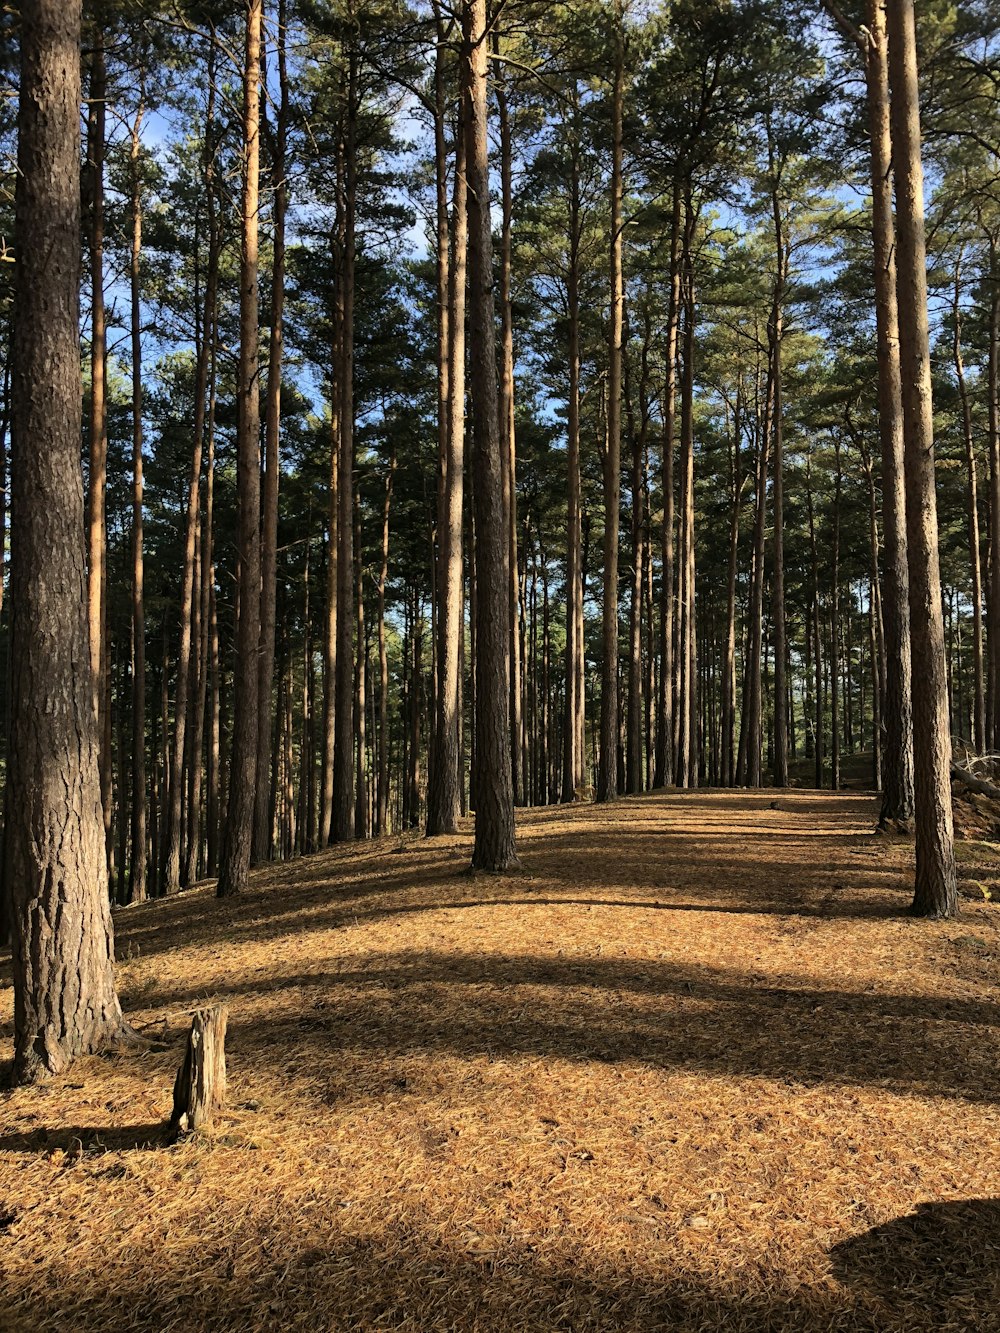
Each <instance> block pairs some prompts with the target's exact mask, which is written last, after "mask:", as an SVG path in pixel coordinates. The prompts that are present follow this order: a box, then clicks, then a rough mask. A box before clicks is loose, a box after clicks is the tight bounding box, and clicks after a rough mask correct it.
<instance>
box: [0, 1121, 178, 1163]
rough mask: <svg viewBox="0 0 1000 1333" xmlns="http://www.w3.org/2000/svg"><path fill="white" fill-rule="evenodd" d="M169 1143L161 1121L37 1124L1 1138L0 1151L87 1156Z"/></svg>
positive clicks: (158, 1146)
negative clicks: (153, 1122)
mask: <svg viewBox="0 0 1000 1333" xmlns="http://www.w3.org/2000/svg"><path fill="white" fill-rule="evenodd" d="M169 1142H170V1139H169V1132H168V1126H167V1124H166V1123H165V1122H164V1121H159V1122H157V1123H155V1124H149V1125H57V1126H49V1125H38V1126H36V1127H35V1128H33V1129H25V1130H23V1131H22V1132H20V1133H17V1134H3V1135H0V1152H21V1153H41V1154H45V1153H54V1152H64V1153H67V1154H70V1155H74V1154H76V1155H80V1154H83V1153H86V1154H88V1155H89V1154H99V1153H119V1152H132V1151H135V1150H137V1149H155V1148H162V1147H165V1146H167V1145H168V1143H169Z"/></svg>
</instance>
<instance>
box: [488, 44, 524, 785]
mask: <svg viewBox="0 0 1000 1333" xmlns="http://www.w3.org/2000/svg"><path fill="white" fill-rule="evenodd" d="M493 47H494V52H495V54H497V55H499V50H500V37H499V33H498V31H497V29H496V27H495V26H494V28H493ZM495 83H496V100H497V127H498V129H499V139H500V292H499V296H500V436H501V448H502V449H503V450H504V453H505V458H506V468H505V471H504V506H505V508H506V510H507V523H508V542H509V544H510V728H511V731H510V744H511V773H512V775H513V781H514V804H515V805H527V804H529V801H530V798H529V795H528V791H527V783H528V766H527V739H526V732H525V720H524V697H523V696H524V661H523V659H524V652H523V644H522V630H523V625H522V617H523V604H522V599H521V596H520V580H519V565H518V553H517V438H516V432H515V428H514V311H513V304H512V301H511V252H512V241H513V198H514V196H513V147H512V143H511V129H510V111H509V107H508V103H507V92H506V86H505V82H504V66H503V63H502V62H501V61H499V60H498V61H497V62H496V77H495Z"/></svg>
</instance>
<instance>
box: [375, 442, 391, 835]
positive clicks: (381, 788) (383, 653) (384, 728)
mask: <svg viewBox="0 0 1000 1333" xmlns="http://www.w3.org/2000/svg"><path fill="white" fill-rule="evenodd" d="M395 471H396V450H395V448H394V449H393V451H392V456H391V458H390V459H389V471H388V473H387V474H386V478H385V502H384V504H383V506H382V563H381V565H380V567H379V575H378V797H377V802H376V807H375V809H376V821H375V832H376V834H378V835H379V836H382V835H384V834H386V833H388V832H389V653H388V647H387V644H386V635H385V583H386V578H387V577H388V573H389V510H390V506H391V504H392V479H393V475H394V473H395Z"/></svg>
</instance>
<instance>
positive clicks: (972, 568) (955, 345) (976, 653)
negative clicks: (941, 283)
mask: <svg viewBox="0 0 1000 1333" xmlns="http://www.w3.org/2000/svg"><path fill="white" fill-rule="evenodd" d="M953 314H954V321H955V328H954V337H953V342H952V354H953V357H954V362H955V379H956V381H957V382H958V396H959V399H960V401H961V404H962V434H963V435H964V437H965V470H966V478H967V486H968V501H967V503H968V515H967V518H968V532H969V574H970V576H971V581H972V670H973V690H974V694H973V704H972V738H973V743H974V744H975V747H976V752H977V754H982V753H983V751H984V750H985V748H986V695H985V691H984V685H983V576H982V569H981V566H980V557H979V486H978V478H977V476H976V449H975V443H974V437H973V433H972V408H971V406H970V404H969V391H968V387H967V385H966V383H965V366H964V364H963V362H962V307H961V259H959V262H958V263H957V264H956V265H955V304H954V312H953Z"/></svg>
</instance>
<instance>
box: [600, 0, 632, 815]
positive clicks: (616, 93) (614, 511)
mask: <svg viewBox="0 0 1000 1333" xmlns="http://www.w3.org/2000/svg"><path fill="white" fill-rule="evenodd" d="M614 25H615V31H614V36H613V42H614V75H613V82H612V89H611V253H610V270H609V277H610V286H611V319H610V323H609V329H608V419H607V449H606V452H605V457H604V598H603V610H602V613H601V624H602V629H601V646H602V647H601V761H600V769H599V771H598V779H597V799H598V800H599V801H613V800H614V799H615V797H616V796H617V795H618V725H619V718H618V529H619V507H620V502H621V398H622V330H623V324H624V313H625V281H624V275H623V271H622V243H623V238H622V196H623V188H624V187H623V180H624V177H623V162H622V158H623V147H622V133H623V129H622V126H623V119H624V102H625V53H624V34H623V32H622V13H621V5H620V3H618V0H615V5H614Z"/></svg>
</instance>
